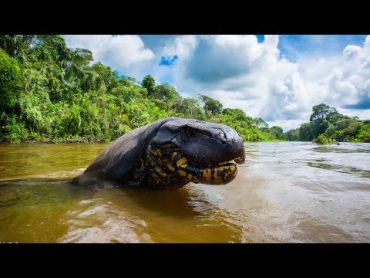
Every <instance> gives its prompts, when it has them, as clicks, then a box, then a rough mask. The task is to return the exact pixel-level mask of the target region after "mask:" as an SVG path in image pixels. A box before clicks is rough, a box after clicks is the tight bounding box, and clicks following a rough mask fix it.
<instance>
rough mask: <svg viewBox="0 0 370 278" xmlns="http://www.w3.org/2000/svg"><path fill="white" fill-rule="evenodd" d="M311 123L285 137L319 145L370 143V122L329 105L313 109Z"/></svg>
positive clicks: (288, 133) (316, 106)
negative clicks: (350, 115) (343, 113)
mask: <svg viewBox="0 0 370 278" xmlns="http://www.w3.org/2000/svg"><path fill="white" fill-rule="evenodd" d="M312 111H313V112H312V114H311V117H310V122H309V123H304V124H302V125H301V126H300V127H299V128H297V129H293V130H290V131H288V132H287V133H286V134H285V136H286V138H287V139H288V140H290V141H314V142H316V143H318V144H332V143H335V142H370V121H369V120H365V121H361V120H360V119H358V118H357V117H353V118H350V117H348V116H345V115H342V114H340V113H338V111H337V110H336V109H335V108H334V107H331V106H329V105H327V104H324V103H322V104H319V105H315V106H314V107H313V108H312Z"/></svg>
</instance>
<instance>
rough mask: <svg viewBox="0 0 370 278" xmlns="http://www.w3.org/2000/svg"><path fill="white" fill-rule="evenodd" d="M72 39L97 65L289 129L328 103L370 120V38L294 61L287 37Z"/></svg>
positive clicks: (70, 42) (306, 53) (306, 54)
mask: <svg viewBox="0 0 370 278" xmlns="http://www.w3.org/2000/svg"><path fill="white" fill-rule="evenodd" d="M65 38H66V41H67V44H68V46H70V47H83V48H87V49H90V50H92V52H93V54H94V57H95V60H99V61H102V62H103V63H105V64H107V65H109V66H111V67H112V68H113V69H115V70H119V71H120V72H121V73H125V74H128V75H131V76H133V77H135V78H137V79H139V80H140V79H141V78H142V77H143V76H144V75H146V74H151V75H153V76H154V77H155V79H156V80H157V81H158V82H161V81H162V82H163V81H165V80H170V82H171V84H172V85H174V86H175V87H177V88H178V90H179V91H180V93H182V94H183V96H191V97H197V95H198V94H206V95H209V96H211V97H214V98H216V99H218V100H220V101H221V102H222V103H223V104H224V106H225V107H232V108H241V109H243V110H244V111H245V112H246V113H247V115H250V116H253V117H261V118H263V119H265V120H267V121H268V122H269V123H270V125H280V126H282V127H283V128H284V129H285V130H287V129H291V128H296V127H298V126H299V124H300V123H303V122H306V121H308V119H309V115H310V114H311V111H312V106H313V105H316V104H319V103H321V102H324V103H327V104H329V105H332V106H335V107H336V108H337V109H338V110H339V111H343V113H346V114H348V115H350V116H356V115H357V116H359V117H360V118H369V116H370V112H369V111H370V109H366V108H370V78H369V76H370V36H367V37H366V39H365V41H364V43H363V44H362V45H347V46H346V47H344V48H343V49H342V50H343V51H342V53H340V52H339V51H336V52H335V55H334V54H333V55H325V56H324V55H321V56H320V55H318V54H317V53H316V54H315V55H311V56H310V54H309V53H310V52H309V51H307V50H306V51H304V52H302V54H300V52H299V51H298V52H297V53H296V55H295V59H294V62H293V61H291V60H289V59H287V58H285V57H284V56H283V55H281V54H280V50H279V36H265V40H264V41H263V42H262V43H259V42H258V41H257V38H256V36H253V35H240V36H239V35H235V36H229V35H226V36H193V35H185V36H174V37H169V38H166V40H165V42H164V46H162V45H161V47H157V48H156V49H155V51H154V50H153V51H152V50H151V49H149V48H148V47H146V45H144V43H143V41H142V40H141V38H140V37H139V36H91V35H87V36H65ZM339 39H340V38H335V40H339ZM312 40H316V41H315V44H320V43H324V41H325V40H324V37H322V36H321V37H318V38H312ZM287 47H291V46H287ZM293 50H294V49H293ZM338 53H339V54H338ZM173 55H177V56H178V57H179V58H178V59H177V60H176V62H174V63H173V64H171V66H159V62H160V59H161V56H173Z"/></svg>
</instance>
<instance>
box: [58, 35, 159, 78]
mask: <svg viewBox="0 0 370 278" xmlns="http://www.w3.org/2000/svg"><path fill="white" fill-rule="evenodd" d="M64 37H65V39H66V42H67V45H68V46H69V47H72V48H86V49H89V50H91V51H92V53H93V56H94V60H95V61H101V62H102V63H103V64H106V65H108V66H110V67H112V68H113V69H114V70H118V71H120V72H121V73H125V74H127V73H130V74H133V73H137V72H138V71H140V70H142V69H143V68H144V67H147V66H148V65H150V63H151V62H152V61H153V59H154V58H155V55H154V53H153V52H152V50H150V49H148V48H145V45H144V43H143V41H142V40H141V38H140V37H139V36H136V35H124V36H112V35H78V36H77V35H67V36H64Z"/></svg>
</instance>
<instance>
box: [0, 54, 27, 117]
mask: <svg viewBox="0 0 370 278" xmlns="http://www.w3.org/2000/svg"><path fill="white" fill-rule="evenodd" d="M23 87H24V79H23V76H22V72H21V70H20V67H19V65H18V62H17V60H16V59H14V58H12V57H9V55H8V54H7V53H6V52H5V51H3V50H2V49H0V115H1V114H2V112H6V113H10V112H12V110H13V109H14V108H16V106H17V105H18V103H19V94H20V92H21V91H22V90H23V89H24V88H23Z"/></svg>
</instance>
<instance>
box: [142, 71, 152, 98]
mask: <svg viewBox="0 0 370 278" xmlns="http://www.w3.org/2000/svg"><path fill="white" fill-rule="evenodd" d="M141 84H142V86H143V87H144V88H146V89H147V90H148V94H149V95H151V94H152V93H153V92H154V88H155V80H154V78H153V77H152V76H151V75H147V76H145V77H144V79H143V82H142V83H141Z"/></svg>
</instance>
